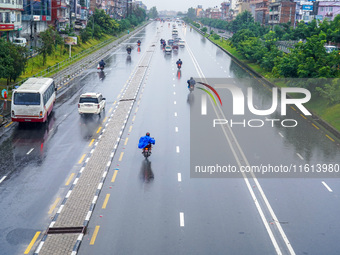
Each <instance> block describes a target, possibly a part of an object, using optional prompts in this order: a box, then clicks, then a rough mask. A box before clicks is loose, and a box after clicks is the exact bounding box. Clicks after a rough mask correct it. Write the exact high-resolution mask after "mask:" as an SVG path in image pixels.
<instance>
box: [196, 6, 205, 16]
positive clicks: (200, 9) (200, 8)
mask: <svg viewBox="0 0 340 255" xmlns="http://www.w3.org/2000/svg"><path fill="white" fill-rule="evenodd" d="M195 11H196V17H202V15H203V7H202V5H197V8H196V9H195Z"/></svg>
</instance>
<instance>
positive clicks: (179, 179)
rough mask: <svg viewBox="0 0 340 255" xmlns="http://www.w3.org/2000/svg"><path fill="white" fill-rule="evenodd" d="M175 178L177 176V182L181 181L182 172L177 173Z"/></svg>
mask: <svg viewBox="0 0 340 255" xmlns="http://www.w3.org/2000/svg"><path fill="white" fill-rule="evenodd" d="M177 178H178V182H181V181H182V174H181V173H178V174H177Z"/></svg>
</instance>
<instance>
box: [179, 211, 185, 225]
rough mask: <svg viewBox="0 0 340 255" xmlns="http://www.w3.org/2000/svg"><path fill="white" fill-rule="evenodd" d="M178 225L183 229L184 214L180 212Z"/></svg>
mask: <svg viewBox="0 0 340 255" xmlns="http://www.w3.org/2000/svg"><path fill="white" fill-rule="evenodd" d="M179 225H180V226H181V227H184V213H182V212H180V213H179Z"/></svg>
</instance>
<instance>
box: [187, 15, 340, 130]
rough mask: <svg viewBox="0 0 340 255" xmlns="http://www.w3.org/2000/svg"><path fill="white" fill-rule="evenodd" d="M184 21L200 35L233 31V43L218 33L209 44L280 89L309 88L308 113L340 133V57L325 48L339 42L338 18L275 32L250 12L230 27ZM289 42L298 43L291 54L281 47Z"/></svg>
mask: <svg viewBox="0 0 340 255" xmlns="http://www.w3.org/2000/svg"><path fill="white" fill-rule="evenodd" d="M186 21H187V22H190V23H192V24H193V26H195V27H197V28H198V29H200V30H201V31H202V32H207V31H208V28H207V27H213V28H217V29H221V30H222V29H223V30H226V31H229V32H231V33H232V34H233V36H232V37H231V38H230V39H229V40H223V39H221V38H220V36H219V35H218V34H216V33H214V32H212V33H211V35H210V37H209V39H210V40H211V41H213V42H214V43H216V44H218V45H220V46H221V47H223V48H224V49H226V50H227V51H229V52H230V53H231V54H232V55H233V56H235V57H236V58H237V59H239V60H240V61H242V62H243V63H245V64H247V65H248V66H250V67H251V68H252V69H254V70H255V71H256V72H258V73H260V74H261V75H262V76H264V77H265V78H267V79H269V80H271V81H272V82H273V83H275V84H276V85H277V86H294V87H303V88H306V89H308V90H309V91H310V92H311V93H312V100H311V101H310V102H309V103H308V104H307V106H308V107H309V109H310V110H311V111H313V112H315V113H316V114H317V115H319V116H320V117H322V118H323V119H324V120H326V121H327V122H328V123H330V124H331V125H332V126H333V127H335V128H336V129H338V130H340V53H339V51H333V52H331V53H326V49H325V47H324V45H325V44H326V43H328V42H331V43H333V44H339V43H340V15H337V16H336V17H335V18H334V20H333V21H330V22H328V21H323V22H322V23H320V24H317V22H316V20H313V21H312V22H310V23H309V24H305V23H303V22H301V23H298V25H297V27H296V28H295V29H294V28H293V27H291V26H290V25H289V24H281V25H275V26H274V27H273V29H272V30H270V27H266V26H262V25H260V24H258V23H255V22H254V19H253V17H252V15H251V13H249V12H243V13H241V14H240V15H238V16H237V17H236V19H235V20H233V21H231V22H227V21H223V20H216V19H207V18H203V19H200V20H196V21H194V20H191V19H189V18H188V17H187V18H186ZM289 40H293V41H297V43H296V44H295V45H293V47H292V48H291V49H290V53H288V54H287V53H284V52H283V51H281V50H280V49H279V48H278V42H279V41H289ZM292 78H294V80H293V79H292ZM297 78H300V79H297ZM302 78H303V80H302ZM292 81H294V82H292Z"/></svg>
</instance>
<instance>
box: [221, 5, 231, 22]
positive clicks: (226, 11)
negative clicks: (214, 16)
mask: <svg viewBox="0 0 340 255" xmlns="http://www.w3.org/2000/svg"><path fill="white" fill-rule="evenodd" d="M229 10H230V2H223V3H221V14H222V15H221V19H223V20H228V19H229Z"/></svg>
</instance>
